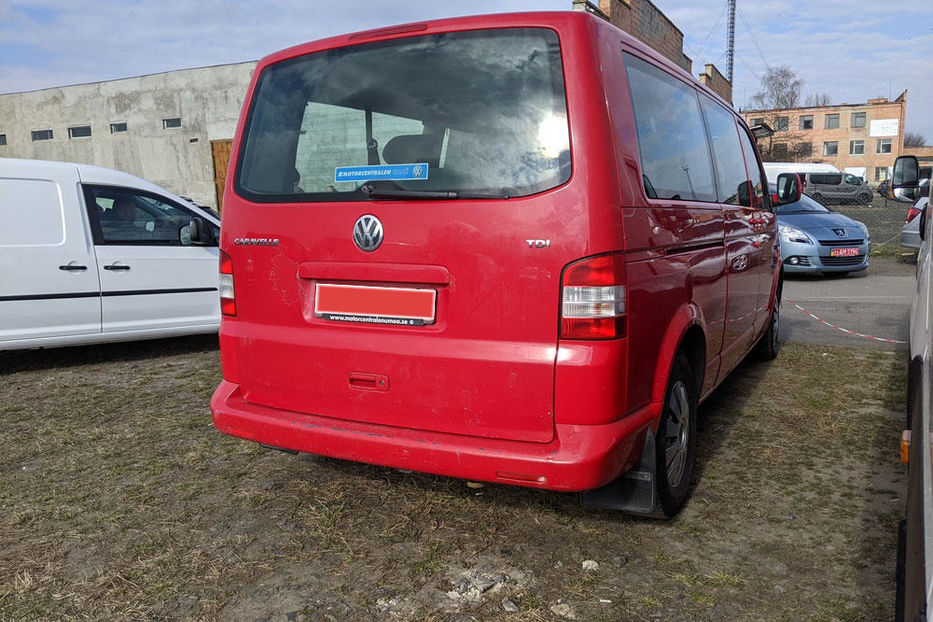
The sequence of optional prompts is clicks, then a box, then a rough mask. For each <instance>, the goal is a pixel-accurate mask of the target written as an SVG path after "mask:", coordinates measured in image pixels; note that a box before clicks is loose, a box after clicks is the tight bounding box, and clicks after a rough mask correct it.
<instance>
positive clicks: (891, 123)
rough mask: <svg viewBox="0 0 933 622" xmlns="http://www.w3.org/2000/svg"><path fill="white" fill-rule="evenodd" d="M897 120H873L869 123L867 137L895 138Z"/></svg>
mask: <svg viewBox="0 0 933 622" xmlns="http://www.w3.org/2000/svg"><path fill="white" fill-rule="evenodd" d="M897 126H898V120H897V119H874V120H873V121H872V122H871V129H870V130H869V133H868V135H869V136H871V137H873V138H874V137H876V136H878V137H880V136H897V129H898V127H897Z"/></svg>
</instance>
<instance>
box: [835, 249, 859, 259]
mask: <svg viewBox="0 0 933 622" xmlns="http://www.w3.org/2000/svg"><path fill="white" fill-rule="evenodd" d="M829 254H830V256H831V257H858V248H855V247H853V248H834V249H833V250H831V251H830V252H829Z"/></svg>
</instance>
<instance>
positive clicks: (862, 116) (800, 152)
mask: <svg viewBox="0 0 933 622" xmlns="http://www.w3.org/2000/svg"><path fill="white" fill-rule="evenodd" d="M906 110H907V91H904V92H903V93H901V94H900V95H899V96H898V97H897V98H896V99H895V100H894V101H888V100H887V98H884V97H880V98H878V99H869V100H868V101H867V102H865V103H862V104H839V105H838V106H809V107H802V108H788V109H785V110H743V111H742V112H741V114H742V116H743V117H745V120H746V121H747V122H748V124H749V125H756V124H760V123H767V124H768V125H770V126H771V127H772V128H773V129H774V135H773V136H770V137H767V138H762V139H759V141H758V148H759V149H760V150H761V155H762V157H763V159H764V160H766V161H772V162H785V161H792V162H825V163H827V164H832V165H833V166H835V167H836V168H838V169H840V170H843V171H846V172H848V173H852V174H853V175H857V176H859V177H864V178H865V179H867V180H868V181H870V182H880V181H882V180H885V179H887V178H888V176H889V175H890V173H891V167H893V166H894V160H895V158H897V156H899V155H901V154H902V153H903V145H904V114H905V112H906Z"/></svg>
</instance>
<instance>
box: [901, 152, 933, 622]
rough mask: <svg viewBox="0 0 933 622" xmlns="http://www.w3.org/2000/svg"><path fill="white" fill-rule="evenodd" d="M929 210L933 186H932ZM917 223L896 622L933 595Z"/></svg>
mask: <svg viewBox="0 0 933 622" xmlns="http://www.w3.org/2000/svg"><path fill="white" fill-rule="evenodd" d="M918 173H919V164H918V161H917V158H916V156H900V157H898V158H897V160H895V163H894V175H893V179H892V182H893V185H894V188H895V189H896V190H898V191H901V192H900V193H899V194H900V195H901V196H903V197H904V198H905V199H917V198H918V197H919V194H920V192H919V188H918V186H919V179H918V177H919V175H918ZM927 193H928V194H927V201H928V203H927V205H929V198H930V197H929V185H928V186H927ZM927 215H928V214H927V212H923V213H921V214H920V215H919V216H918V217H917V218H916V220H917V221H919V222H918V224H919V225H920V228H919V232H920V236H921V239H922V245H921V248H920V252H919V254H918V256H917V293H916V295H915V296H914V300H913V302H912V304H911V307H910V343H909V350H910V363H909V365H908V372H907V422H906V423H907V425H906V430H905V431H904V434H903V435H902V437H901V459H902V460H903V461H905V462H907V502H906V504H905V511H904V517H905V518H904V520H902V521H901V523H900V525H899V529H898V554H897V571H896V578H897V598H896V614H895V620H896V622H909V621H913V620H924V619H926V617H927V615H926V614H927V613H928V602H927V601H928V598H929V595H930V594H933V546H931V542H933V464H931V458H933V347H931V346H933V328H931V327H933V256H931V254H930V240H931V236H933V232H931V222H930V218H928V217H927Z"/></svg>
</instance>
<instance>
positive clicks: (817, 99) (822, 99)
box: [805, 93, 833, 106]
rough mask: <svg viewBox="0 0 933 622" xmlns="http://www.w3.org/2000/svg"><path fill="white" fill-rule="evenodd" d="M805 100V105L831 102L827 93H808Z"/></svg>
mask: <svg viewBox="0 0 933 622" xmlns="http://www.w3.org/2000/svg"><path fill="white" fill-rule="evenodd" d="M805 101H806V103H805V105H806V106H830V105H832V103H833V101H832V100H831V99H830V98H829V93H810V94H809V95H807V99H806V100H805Z"/></svg>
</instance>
